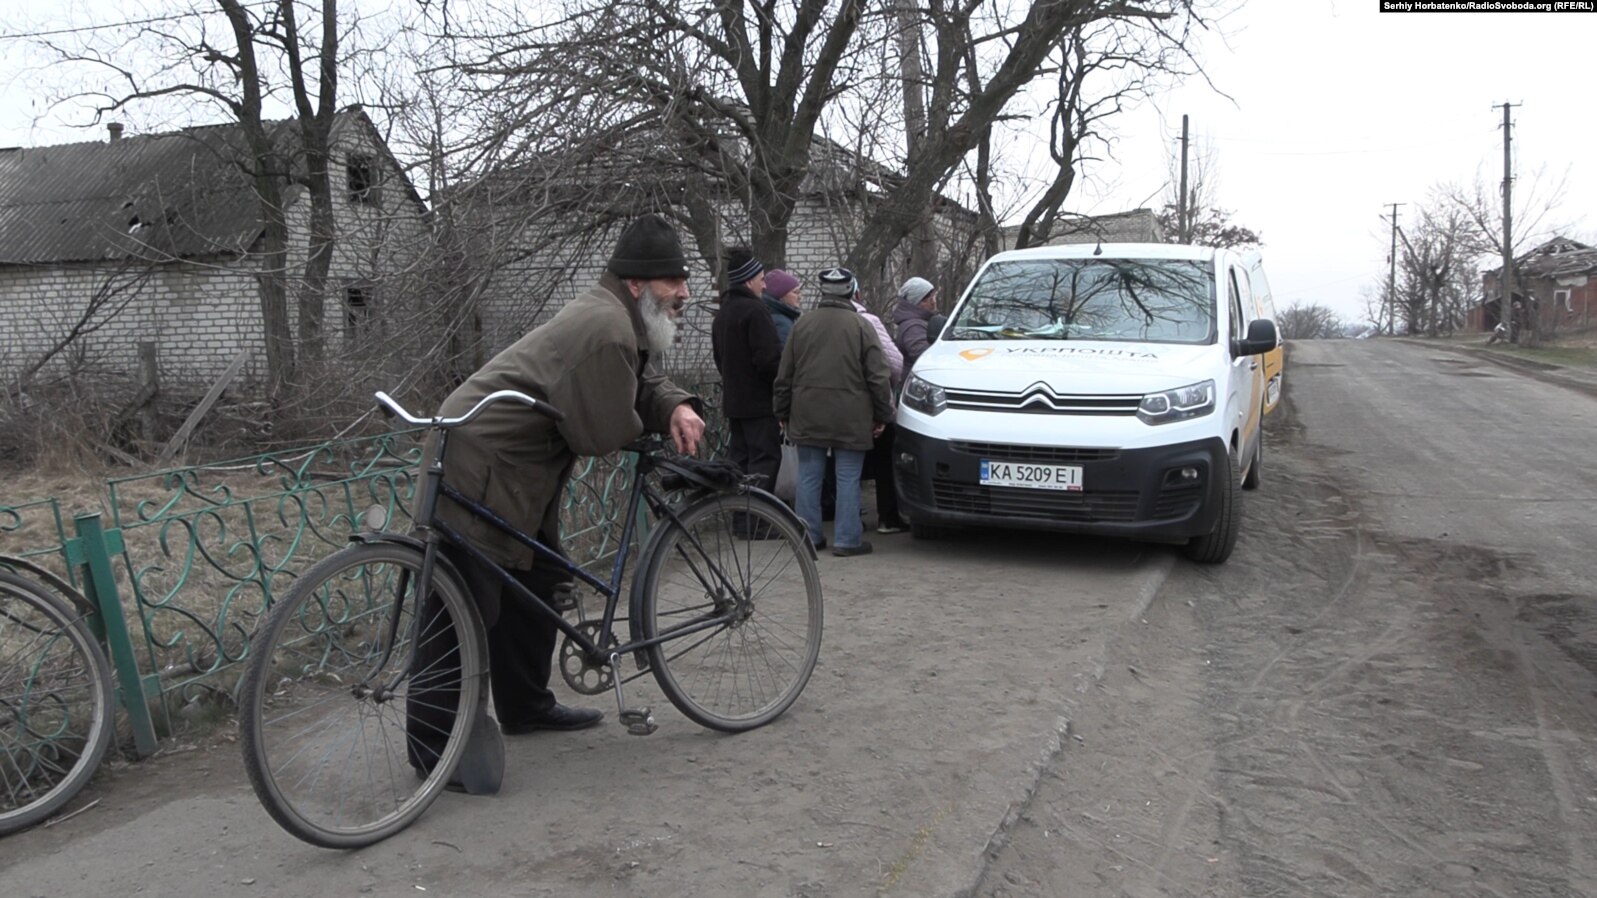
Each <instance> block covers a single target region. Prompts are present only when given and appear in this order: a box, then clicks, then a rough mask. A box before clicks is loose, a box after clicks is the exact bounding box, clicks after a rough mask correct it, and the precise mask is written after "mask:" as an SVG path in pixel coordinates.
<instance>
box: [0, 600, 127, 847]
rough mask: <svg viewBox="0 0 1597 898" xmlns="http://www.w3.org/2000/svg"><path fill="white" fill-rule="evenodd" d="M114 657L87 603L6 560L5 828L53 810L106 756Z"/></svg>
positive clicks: (1, 808)
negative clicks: (92, 623) (9, 567)
mask: <svg viewBox="0 0 1597 898" xmlns="http://www.w3.org/2000/svg"><path fill="white" fill-rule="evenodd" d="M111 694H112V693H111V666H110V664H109V663H107V662H106V659H105V653H104V652H102V651H101V650H100V645H99V643H97V642H95V639H94V636H93V634H91V633H90V632H89V628H88V627H87V626H86V625H85V624H84V621H83V613H82V612H80V611H79V610H78V609H77V608H75V607H73V606H72V605H70V604H68V603H66V602H63V601H61V600H60V599H58V598H56V597H55V596H54V595H51V594H50V593H49V592H48V591H47V590H46V589H45V588H44V587H43V586H41V585H39V584H37V583H34V582H33V581H32V580H29V579H27V578H24V577H21V576H18V575H15V574H12V573H9V572H7V571H3V570H0V835H5V834H6V833H10V832H14V831H16V830H19V829H23V828H24V827H28V826H32V825H33V824H35V823H38V822H39V821H41V820H44V819H45V818H47V817H49V816H50V815H51V814H54V813H55V812H56V811H58V810H60V808H61V807H62V806H63V805H65V804H66V803H67V802H69V801H71V800H72V797H73V796H74V795H77V794H78V792H79V791H80V790H81V789H82V788H83V787H84V786H85V785H87V784H88V782H89V778H90V777H92V776H94V771H95V770H96V769H97V768H98V767H99V766H100V759H101V758H103V757H104V756H105V750H106V748H107V746H109V745H110V744H111V731H112V722H113V715H114V713H115V711H114V710H113V706H112V704H111Z"/></svg>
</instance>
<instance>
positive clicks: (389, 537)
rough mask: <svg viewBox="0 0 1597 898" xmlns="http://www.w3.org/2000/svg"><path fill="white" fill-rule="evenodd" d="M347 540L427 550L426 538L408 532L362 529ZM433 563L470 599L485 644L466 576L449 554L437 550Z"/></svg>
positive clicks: (486, 631)
mask: <svg viewBox="0 0 1597 898" xmlns="http://www.w3.org/2000/svg"><path fill="white" fill-rule="evenodd" d="M349 541H350V542H352V543H360V544H361V545H371V544H373V543H394V544H395V545H400V546H404V547H406V548H409V549H415V550H416V551H417V552H421V553H423V554H426V552H427V541H426V540H423V539H421V538H420V537H416V536H412V535H411V534H409V533H393V532H391V531H388V530H364V531H361V532H358V533H351V534H350V535H349ZM433 563H435V564H438V565H441V566H442V567H443V568H444V569H445V571H446V572H447V573H448V574H449V576H451V577H454V578H455V582H456V583H458V584H460V588H461V590H462V591H464V592H465V593H466V598H468V599H471V601H470V602H469V603H468V608H469V610H470V611H472V612H474V616H475V617H476V618H477V620H476V623H475V626H477V627H478V628H479V630H480V632H481V633H482V634H483V637H482V638H483V640H484V642H483V645H487V644H488V643H487V639H488V635H487V634H488V629H487V627H486V626H484V625H483V623H482V610H481V609H479V608H478V607H477V597H476V596H474V595H472V594H471V591H470V590H469V589H468V588H467V587H466V583H467V580H466V578H465V577H462V576H461V575H460V569H459V568H457V567H455V564H454V562H452V561H450V560H449V556H447V555H445V554H444V553H442V552H439V553H438V554H437V555H436V556H435V557H434V558H433ZM484 672H486V671H484Z"/></svg>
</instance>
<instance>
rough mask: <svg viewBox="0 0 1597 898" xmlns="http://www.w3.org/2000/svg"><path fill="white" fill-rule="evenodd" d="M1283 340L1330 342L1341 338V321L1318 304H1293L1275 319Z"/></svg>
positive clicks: (1333, 313)
mask: <svg viewBox="0 0 1597 898" xmlns="http://www.w3.org/2000/svg"><path fill="white" fill-rule="evenodd" d="M1276 323H1277V324H1278V325H1279V327H1280V329H1281V339H1283V340H1330V339H1334V338H1336V337H1340V336H1342V330H1343V325H1342V319H1341V318H1340V317H1339V316H1338V315H1337V314H1336V313H1335V312H1333V311H1331V310H1330V309H1329V308H1327V307H1325V306H1323V305H1320V304H1319V303H1309V304H1307V305H1305V304H1303V303H1300V302H1294V303H1292V304H1291V305H1289V306H1287V307H1286V308H1285V309H1282V310H1281V312H1280V314H1279V315H1278V316H1277V318H1276Z"/></svg>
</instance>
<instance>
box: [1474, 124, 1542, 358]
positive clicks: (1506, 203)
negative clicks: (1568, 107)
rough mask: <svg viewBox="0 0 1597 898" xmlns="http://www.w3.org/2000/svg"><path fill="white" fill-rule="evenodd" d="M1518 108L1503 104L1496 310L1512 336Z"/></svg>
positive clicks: (1499, 319)
mask: <svg viewBox="0 0 1597 898" xmlns="http://www.w3.org/2000/svg"><path fill="white" fill-rule="evenodd" d="M1518 105H1522V104H1519V103H1504V104H1503V271H1502V276H1501V277H1499V278H1498V279H1497V282H1498V285H1499V286H1500V287H1502V289H1503V296H1502V298H1501V300H1500V301H1499V302H1500V303H1501V304H1500V305H1499V306H1498V307H1497V320H1498V321H1499V322H1500V323H1501V324H1502V325H1503V326H1504V327H1506V328H1507V329H1508V333H1509V334H1510V336H1512V335H1513V333H1514V318H1513V314H1514V157H1513V155H1512V153H1511V152H1510V151H1509V148H1508V146H1509V140H1510V136H1509V135H1510V132H1511V131H1512V130H1513V127H1514V123H1513V122H1512V121H1511V120H1510V119H1509V110H1510V109H1511V108H1513V107H1514V106H1518ZM1526 311H1530V310H1529V309H1527V310H1526ZM1481 323H1482V324H1485V322H1484V321H1483V322H1481Z"/></svg>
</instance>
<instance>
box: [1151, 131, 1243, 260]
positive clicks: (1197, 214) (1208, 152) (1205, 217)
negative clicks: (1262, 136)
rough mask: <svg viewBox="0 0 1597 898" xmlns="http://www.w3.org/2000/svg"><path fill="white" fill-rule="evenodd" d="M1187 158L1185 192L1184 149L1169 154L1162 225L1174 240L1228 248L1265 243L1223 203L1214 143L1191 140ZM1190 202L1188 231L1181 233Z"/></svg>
mask: <svg viewBox="0 0 1597 898" xmlns="http://www.w3.org/2000/svg"><path fill="white" fill-rule="evenodd" d="M1190 143H1191V144H1192V146H1190V147H1189V148H1188V162H1187V195H1186V197H1185V199H1184V200H1183V197H1182V196H1181V177H1180V174H1179V171H1180V164H1181V160H1180V155H1179V154H1180V151H1179V150H1177V151H1176V153H1174V154H1172V155H1171V156H1170V157H1169V163H1168V165H1169V180H1168V181H1167V183H1168V184H1169V191H1168V193H1167V194H1166V196H1165V201H1164V206H1163V208H1161V209H1160V210H1159V225H1160V227H1161V228H1163V229H1164V232H1165V238H1166V239H1167V240H1169V241H1170V242H1171V243H1181V242H1183V240H1185V242H1187V243H1195V244H1197V245H1199V246H1215V247H1224V248H1227V249H1231V248H1235V247H1243V246H1262V245H1263V244H1264V240H1263V239H1262V238H1261V237H1260V236H1259V234H1258V233H1257V232H1255V231H1254V230H1253V229H1251V228H1248V227H1244V226H1243V225H1239V224H1237V223H1235V222H1233V221H1232V220H1231V215H1232V212H1231V210H1229V209H1225V208H1223V207H1221V206H1220V201H1219V196H1220V165H1219V161H1218V159H1219V156H1218V154H1217V152H1216V151H1215V149H1214V147H1213V146H1212V145H1210V143H1209V142H1208V141H1206V140H1202V139H1198V140H1192V141H1190ZM1183 201H1184V202H1185V204H1186V213H1187V215H1186V223H1187V231H1188V233H1187V234H1185V235H1183V234H1182V233H1181V210H1182V203H1183Z"/></svg>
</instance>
